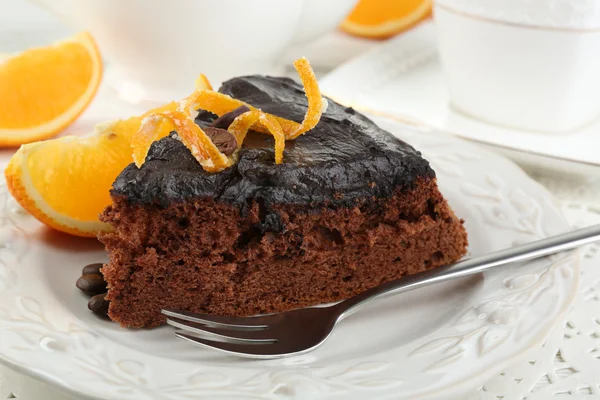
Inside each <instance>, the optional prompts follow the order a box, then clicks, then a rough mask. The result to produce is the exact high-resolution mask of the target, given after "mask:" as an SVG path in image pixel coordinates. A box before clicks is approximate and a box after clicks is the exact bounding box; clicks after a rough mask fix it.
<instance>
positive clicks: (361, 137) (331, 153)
mask: <svg viewBox="0 0 600 400" xmlns="http://www.w3.org/2000/svg"><path fill="white" fill-rule="evenodd" d="M220 91H222V92H224V93H226V94H229V95H232V96H233V97H235V98H237V99H240V100H243V101H246V102H248V103H250V104H252V105H253V106H255V107H258V108H261V109H262V110H264V111H266V112H269V113H273V114H275V115H278V116H281V117H285V118H289V119H292V120H295V121H301V120H302V118H303V117H304V114H305V113H306V109H307V102H306V98H305V96H304V92H303V89H302V87H301V86H300V85H298V84H297V83H295V82H294V81H292V80H291V79H287V78H273V77H263V76H248V77H240V78H234V79H232V80H230V81H228V82H226V83H225V84H224V85H223V87H222V88H221V89H220ZM213 118H214V116H212V115H211V114H210V113H207V112H201V113H200V115H199V117H198V118H197V122H198V123H199V124H200V125H203V124H206V123H208V122H210V121H212V120H213ZM273 148H274V144H273V140H272V137H271V136H269V135H261V134H254V135H250V137H249V138H248V140H247V141H245V142H244V147H243V148H242V149H241V151H240V153H239V162H238V163H237V164H235V165H234V166H232V167H230V168H229V169H227V170H224V171H222V172H220V173H218V174H211V173H207V172H206V171H204V170H203V169H202V167H201V166H200V165H199V164H198V162H197V161H196V160H195V159H194V158H193V157H192V155H191V154H190V152H189V151H188V150H187V149H186V148H185V147H184V146H183V145H182V144H181V143H179V142H178V141H176V140H174V139H168V138H166V139H163V140H161V141H159V142H157V143H154V144H153V146H152V148H151V149H150V152H149V155H148V157H147V159H146V163H145V164H144V165H143V166H142V167H141V168H140V169H138V168H136V167H135V165H133V164H132V165H130V166H129V167H127V168H126V169H125V170H124V171H123V172H122V173H121V174H120V175H119V177H118V178H117V180H116V182H115V183H114V185H113V190H112V194H113V195H114V196H122V197H126V198H127V199H128V200H129V201H130V202H131V203H141V204H161V205H162V206H167V205H169V204H170V203H171V202H172V201H184V200H188V199H193V198H197V197H202V196H206V197H211V198H213V199H215V200H216V201H219V202H224V203H230V204H234V205H237V206H238V208H246V207H247V205H248V204H249V203H250V202H252V201H253V200H254V199H261V201H262V202H264V204H265V206H266V210H267V213H270V206H271V205H274V204H302V205H306V206H310V207H313V206H314V207H317V208H318V207H320V206H323V205H327V206H329V207H337V206H344V207H346V206H352V205H353V204H354V202H356V201H360V200H361V199H365V198H369V197H372V196H375V197H390V196H392V194H393V193H395V192H397V191H398V190H400V189H403V188H411V187H413V185H414V182H415V181H416V179H417V178H418V177H425V178H432V177H434V172H433V170H432V169H431V168H430V167H429V163H428V162H427V161H425V160H424V159H423V158H422V157H421V156H420V153H419V152H417V151H416V150H415V149H414V148H413V147H411V146H410V145H408V144H406V143H404V142H402V141H401V140H399V139H397V138H395V137H394V136H392V135H391V134H389V133H388V132H386V131H384V130H382V129H381V128H379V127H378V126H376V125H375V124H374V123H373V122H371V121H370V120H369V119H368V118H366V117H365V116H363V115H361V114H359V113H357V112H355V111H354V110H352V109H351V108H346V107H343V106H341V105H339V104H337V103H335V102H333V101H332V100H329V106H328V108H327V111H326V113H325V114H324V115H323V117H322V119H321V121H320V122H319V124H318V125H317V126H316V127H315V128H314V129H312V130H311V131H310V132H308V133H306V134H305V135H303V136H300V137H299V138H297V139H295V140H293V141H288V142H287V143H286V149H285V154H284V160H283V164H279V165H277V164H275V162H274V150H273ZM272 217H273V218H277V215H275V214H273V215H272Z"/></svg>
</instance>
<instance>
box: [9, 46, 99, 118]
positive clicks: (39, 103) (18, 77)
mask: <svg viewBox="0 0 600 400" xmlns="http://www.w3.org/2000/svg"><path fill="white" fill-rule="evenodd" d="M62 47H63V49H61V51H60V52H57V51H54V50H53V49H52V48H40V49H34V50H30V51H29V54H28V55H27V56H26V59H22V58H9V59H8V60H7V61H6V62H5V64H4V65H3V66H2V68H0V99H10V101H3V102H2V107H1V108H0V121H1V126H0V127H1V128H3V129H15V128H17V129H22V128H31V127H35V126H38V125H41V124H44V123H46V122H47V121H49V120H52V119H54V118H55V117H56V116H57V115H62V114H64V113H65V112H66V111H67V110H69V108H71V106H72V105H73V104H74V103H75V102H77V100H78V99H79V98H80V97H81V96H82V95H83V94H84V93H85V91H86V90H87V88H88V85H89V82H90V80H91V78H92V75H93V73H94V66H93V65H94V64H93V61H92V57H91V55H90V53H89V51H88V50H87V49H86V48H85V47H83V46H82V45H81V44H80V43H77V42H70V43H65V44H63V45H62ZM41 66H43V68H42V67H41ZM65 82H69V88H68V90H65ZM48 100H51V101H48Z"/></svg>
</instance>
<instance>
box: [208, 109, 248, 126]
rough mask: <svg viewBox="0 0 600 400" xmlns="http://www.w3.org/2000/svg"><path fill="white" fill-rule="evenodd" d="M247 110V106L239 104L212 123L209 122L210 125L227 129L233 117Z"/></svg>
mask: <svg viewBox="0 0 600 400" xmlns="http://www.w3.org/2000/svg"><path fill="white" fill-rule="evenodd" d="M248 111H250V109H249V108H248V107H246V106H239V107H238V108H236V109H235V110H233V111H229V112H228V113H225V114H223V115H221V116H220V117H219V118H217V119H216V120H215V121H214V122H213V123H212V124H210V126H212V127H215V128H220V129H227V128H229V125H231V123H232V122H233V120H234V119H236V118H237V117H239V116H240V115H242V114H243V113H245V112H248Z"/></svg>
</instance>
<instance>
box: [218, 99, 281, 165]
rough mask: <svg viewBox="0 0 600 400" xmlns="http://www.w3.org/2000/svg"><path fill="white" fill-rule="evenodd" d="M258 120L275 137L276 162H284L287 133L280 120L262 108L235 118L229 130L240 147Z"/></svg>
mask: <svg viewBox="0 0 600 400" xmlns="http://www.w3.org/2000/svg"><path fill="white" fill-rule="evenodd" d="M257 122H260V123H261V125H262V126H264V127H265V128H266V129H267V132H268V133H269V134H271V135H273V137H274V138H275V162H276V163H277V164H281V163H282V162H283V149H284V148H285V134H284V133H283V129H282V128H281V125H280V124H279V121H278V120H277V119H276V118H275V117H274V116H272V115H270V114H266V113H264V112H262V111H260V110H251V111H248V112H245V113H243V114H242V115H240V116H238V117H237V118H236V119H234V120H233V122H232V123H231V125H229V128H227V131H229V133H231V134H232V135H233V136H235V138H236V140H237V143H238V149H239V148H240V147H241V146H242V143H243V142H244V139H245V138H246V135H247V134H248V131H249V130H250V128H252V126H253V125H254V124H255V123H257Z"/></svg>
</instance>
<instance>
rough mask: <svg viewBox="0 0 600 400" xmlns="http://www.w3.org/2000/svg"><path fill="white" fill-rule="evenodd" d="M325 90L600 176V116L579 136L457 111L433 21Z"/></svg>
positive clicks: (332, 77)
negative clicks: (490, 120)
mask: <svg viewBox="0 0 600 400" xmlns="http://www.w3.org/2000/svg"><path fill="white" fill-rule="evenodd" d="M320 86H321V88H322V90H323V92H325V93H326V94H327V95H329V96H331V97H332V98H335V99H336V100H337V101H339V102H342V103H344V104H347V105H351V106H353V107H355V108H357V109H363V110H364V109H371V110H378V111H381V112H384V113H388V114H392V115H395V116H398V117H403V118H407V119H413V120H416V121H422V122H424V123H426V124H429V125H432V126H435V127H437V128H440V129H442V130H444V131H448V132H451V133H452V134H454V135H456V136H459V137H462V138H465V139H469V140H473V141H476V142H478V143H479V144H483V145H485V146H491V147H493V148H494V149H496V150H498V151H500V152H502V153H504V154H505V155H507V156H508V157H511V158H513V159H514V160H515V161H517V162H521V163H524V164H527V165H528V166H530V165H533V166H537V167H538V168H539V167H545V168H551V169H554V170H559V171H563V172H565V171H569V172H573V173H584V174H589V175H596V176H600V152H599V151H598V149H599V148H600V118H599V119H598V120H597V121H596V122H595V123H593V124H591V125H588V126H586V127H585V128H583V129H581V130H578V131H575V132H569V133H565V134H547V133H538V132H525V131H519V130H515V129H512V128H505V127H501V126H496V125H492V124H487V123H485V122H483V121H480V120H477V119H474V118H470V117H468V116H465V115H464V114H462V113H460V112H457V111H455V110H454V109H453V108H452V107H451V106H450V99H449V95H448V92H447V89H446V86H445V84H444V77H443V73H442V68H441V65H440V62H439V58H438V54H437V43H436V36H435V27H434V25H433V23H432V22H427V23H423V24H421V25H419V26H418V27H416V28H415V29H413V30H411V31H409V32H407V33H405V34H402V35H399V36H397V37H396V38H394V39H391V40H389V41H387V42H385V43H383V44H382V45H380V46H379V47H376V48H374V49H372V50H370V51H368V52H367V53H365V54H363V55H361V56H358V57H357V58H355V59H353V60H351V61H349V62H347V63H346V64H344V65H342V66H340V67H339V68H337V69H335V70H334V71H333V72H331V73H330V74H329V75H327V76H326V77H324V78H323V79H322V80H321V81H320ZM493 95H494V94H493V93H490V96H493Z"/></svg>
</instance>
